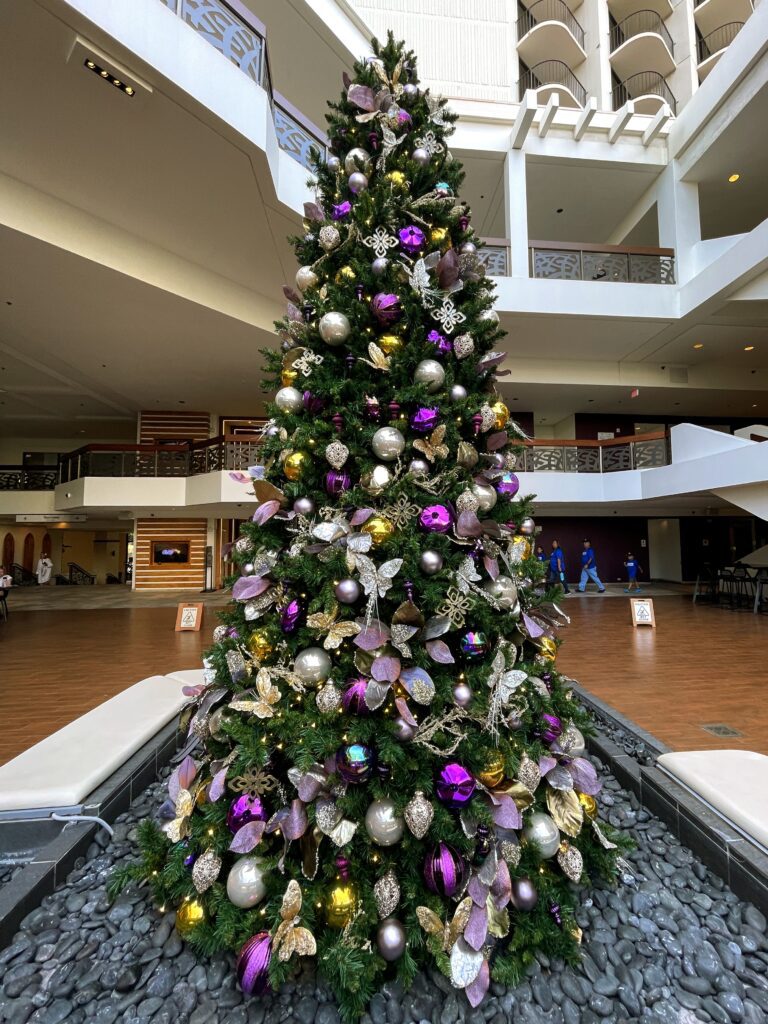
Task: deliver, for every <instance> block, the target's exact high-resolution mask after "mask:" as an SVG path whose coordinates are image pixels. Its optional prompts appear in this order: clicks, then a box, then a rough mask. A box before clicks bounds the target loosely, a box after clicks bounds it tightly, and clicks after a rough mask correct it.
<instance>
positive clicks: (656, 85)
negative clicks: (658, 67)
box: [611, 71, 677, 115]
mask: <svg viewBox="0 0 768 1024" xmlns="http://www.w3.org/2000/svg"><path fill="white" fill-rule="evenodd" d="M641 96H658V97H659V99H662V100H664V102H665V103H668V104H669V107H670V110H671V111H672V113H673V114H675V115H677V100H676V99H675V96H674V93H673V92H672V90H671V89H670V88H669V86H668V85H667V81H666V79H665V78H664V76H663V75H661V74H659V72H658V71H640V72H638V73H637V74H636V75H630V77H629V78H627V79H625V80H624V81H623V82H620V83H619V84H618V85H617V86H616V87H615V89H614V90H613V92H612V94H611V98H612V101H613V109H614V110H620V109H621V108H622V107H623V106H624V104H625V103H626V102H627V100H634V99H638V98H639V97H641Z"/></svg>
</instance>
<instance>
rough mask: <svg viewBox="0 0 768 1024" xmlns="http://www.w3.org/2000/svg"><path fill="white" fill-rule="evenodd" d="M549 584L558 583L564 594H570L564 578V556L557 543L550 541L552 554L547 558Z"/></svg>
mask: <svg viewBox="0 0 768 1024" xmlns="http://www.w3.org/2000/svg"><path fill="white" fill-rule="evenodd" d="M549 582H550V583H559V584H560V585H561V586H562V588H563V590H564V591H565V593H566V594H570V592H571V591H570V588H569V587H568V580H567V579H566V578H565V555H564V554H563V549H562V548H561V547H560V544H559V542H558V541H556V540H553V541H552V554H551V555H550V556H549Z"/></svg>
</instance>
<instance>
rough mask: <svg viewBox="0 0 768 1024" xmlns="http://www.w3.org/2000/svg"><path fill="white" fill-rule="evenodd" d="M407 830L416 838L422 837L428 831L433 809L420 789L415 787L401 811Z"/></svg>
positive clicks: (433, 813)
mask: <svg viewBox="0 0 768 1024" xmlns="http://www.w3.org/2000/svg"><path fill="white" fill-rule="evenodd" d="M403 816H404V817H405V823H406V825H407V826H408V829H409V831H410V832H411V834H412V835H414V836H415V837H416V838H417V839H423V838H424V836H425V835H426V834H427V832H428V831H429V826H430V825H431V824H432V819H433V818H434V816H435V809H434V807H433V806H432V804H431V803H430V802H429V800H427V798H426V797H425V796H424V794H423V793H422V791H421V790H420V789H417V790H416V792H415V793H414V794H413V796H412V797H411V799H410V800H409V801H408V803H407V804H406V806H405V811H404V812H403Z"/></svg>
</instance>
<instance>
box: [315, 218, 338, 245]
mask: <svg viewBox="0 0 768 1024" xmlns="http://www.w3.org/2000/svg"><path fill="white" fill-rule="evenodd" d="M317 238H318V241H319V242H320V248H321V249H325V251H326V252H332V251H333V250H334V249H335V248H336V247H337V246H338V244H339V243H340V242H341V235H340V234H339V229H338V228H336V227H334V226H333V225H332V224H326V225H325V227H322V228H320V232H319V234H318V236H317Z"/></svg>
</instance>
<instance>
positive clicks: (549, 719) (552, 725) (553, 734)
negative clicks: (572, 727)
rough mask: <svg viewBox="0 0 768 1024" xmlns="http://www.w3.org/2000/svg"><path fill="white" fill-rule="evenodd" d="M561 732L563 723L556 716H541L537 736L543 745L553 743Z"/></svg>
mask: <svg viewBox="0 0 768 1024" xmlns="http://www.w3.org/2000/svg"><path fill="white" fill-rule="evenodd" d="M562 731H563V723H562V722H561V721H560V719H559V718H558V717H557V715H549V714H546V713H545V714H543V715H542V716H541V724H540V726H539V734H540V736H541V738H542V739H543V740H544V742H545V743H554V742H555V740H556V739H557V737H558V736H559V735H560V733H561V732H562Z"/></svg>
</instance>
